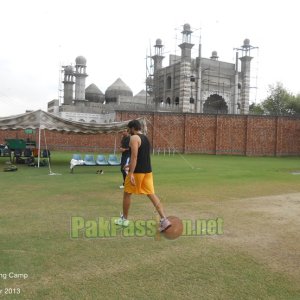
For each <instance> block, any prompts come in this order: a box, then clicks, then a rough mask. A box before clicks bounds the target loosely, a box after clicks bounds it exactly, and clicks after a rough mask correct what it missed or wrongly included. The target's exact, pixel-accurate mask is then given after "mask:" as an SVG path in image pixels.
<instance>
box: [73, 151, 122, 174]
mask: <svg viewBox="0 0 300 300" xmlns="http://www.w3.org/2000/svg"><path fill="white" fill-rule="evenodd" d="M78 166H79V167H94V166H121V161H120V160H119V159H118V157H117V156H116V155H115V154H109V156H108V159H106V157H105V155H103V154H99V155H97V157H96V160H95V159H94V155H92V154H86V155H85V156H84V159H82V157H81V155H80V154H73V157H72V159H71V161H70V172H71V173H73V172H74V168H75V167H78Z"/></svg>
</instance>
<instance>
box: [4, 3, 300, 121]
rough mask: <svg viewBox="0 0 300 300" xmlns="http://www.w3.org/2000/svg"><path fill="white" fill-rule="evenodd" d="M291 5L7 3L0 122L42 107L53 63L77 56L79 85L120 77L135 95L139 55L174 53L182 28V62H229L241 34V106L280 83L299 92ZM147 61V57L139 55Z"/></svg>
mask: <svg viewBox="0 0 300 300" xmlns="http://www.w3.org/2000/svg"><path fill="white" fill-rule="evenodd" d="M297 2H298V1H297V0H285V1H282V0H273V1H263V0H251V1H249V0H248V1H244V0H226V1H224V0H214V1H207V0H206V1H204V0H184V1H178V0H151V1H146V0H110V1H100V0H85V1H78V0H71V1H69V0H51V1H50V0H26V1H24V0H10V1H1V6H0V7H1V12H2V14H1V18H0V28H1V40H0V117H3V116H8V115H14V114H21V113H24V112H25V111H26V110H36V109H42V110H47V103H48V102H49V101H51V100H53V99H58V97H59V88H60V87H61V85H60V75H61V71H60V70H61V66H62V65H68V64H73V65H75V59H76V57H77V56H79V55H83V56H84V57H85V58H86V59H87V74H88V75H89V76H88V77H87V79H86V87H87V86H88V85H89V84H91V83H94V84H96V85H97V86H98V87H99V88H100V90H101V91H102V92H103V93H105V91H106V89H107V88H108V87H109V86H110V85H111V84H112V83H113V82H114V81H115V80H116V79H117V78H119V77H120V78H121V79H122V80H123V81H124V82H125V83H126V84H127V85H128V86H129V87H130V88H131V89H132V91H133V94H134V95H135V94H137V93H138V92H140V91H141V90H142V89H145V77H146V57H147V56H149V55H150V54H153V53H154V48H153V45H154V44H155V41H156V39H157V38H160V39H161V40H162V43H163V45H164V55H165V57H166V58H165V59H164V63H163V66H167V64H168V57H169V54H178V55H179V54H180V48H179V47H178V45H179V44H180V43H181V31H182V26H183V25H184V24H185V23H189V24H190V26H191V28H192V30H193V31H194V32H193V34H192V43H194V44H195V46H194V47H193V51H192V57H196V56H197V53H198V44H199V42H200V36H201V44H202V56H203V57H207V58H209V57H210V56H211V53H212V51H214V50H215V51H217V52H218V56H219V60H220V61H226V62H230V63H234V61H235V51H234V50H233V49H234V48H239V47H241V46H242V44H243V41H244V39H245V38H248V39H250V44H251V45H252V46H254V47H258V49H255V50H252V52H251V56H253V57H254V58H253V60H252V65H251V67H252V70H251V78H252V79H251V87H252V88H251V95H250V99H251V102H256V103H259V102H261V101H262V100H264V99H265V97H266V96H267V95H268V89H269V86H270V85H275V84H276V83H277V82H281V83H282V84H283V86H284V87H285V88H286V89H287V90H288V91H289V92H291V93H293V94H298V93H300V82H299V70H300V61H299V59H298V58H297V55H299V54H300V38H299V29H300V18H299V13H298V12H299V9H298V7H297ZM148 63H149V59H148Z"/></svg>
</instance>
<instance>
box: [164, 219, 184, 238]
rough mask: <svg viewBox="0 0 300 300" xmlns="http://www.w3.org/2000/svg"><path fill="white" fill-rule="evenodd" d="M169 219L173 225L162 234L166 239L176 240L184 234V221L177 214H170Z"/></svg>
mask: <svg viewBox="0 0 300 300" xmlns="http://www.w3.org/2000/svg"><path fill="white" fill-rule="evenodd" d="M168 220H169V221H170V222H171V224H172V226H171V227H169V228H167V229H166V230H165V231H163V232H162V234H163V236H164V237H165V238H166V239H169V240H175V239H177V238H178V237H180V236H181V235H182V232H183V224H182V221H181V220H180V219H179V218H177V217H175V216H169V217H168Z"/></svg>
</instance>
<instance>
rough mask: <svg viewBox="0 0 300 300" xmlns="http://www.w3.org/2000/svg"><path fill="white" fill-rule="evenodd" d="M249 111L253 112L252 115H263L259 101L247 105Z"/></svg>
mask: <svg viewBox="0 0 300 300" xmlns="http://www.w3.org/2000/svg"><path fill="white" fill-rule="evenodd" d="M249 113H250V114H253V115H263V114H264V109H263V107H262V105H261V104H260V103H258V104H255V103H251V104H250V105H249Z"/></svg>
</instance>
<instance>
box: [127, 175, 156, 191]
mask: <svg viewBox="0 0 300 300" xmlns="http://www.w3.org/2000/svg"><path fill="white" fill-rule="evenodd" d="M133 175H134V179H135V185H132V184H131V182H130V176H128V175H127V176H126V178H125V184H124V192H126V193H129V194H145V195H152V194H154V186H153V176H152V173H134V174H133Z"/></svg>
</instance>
